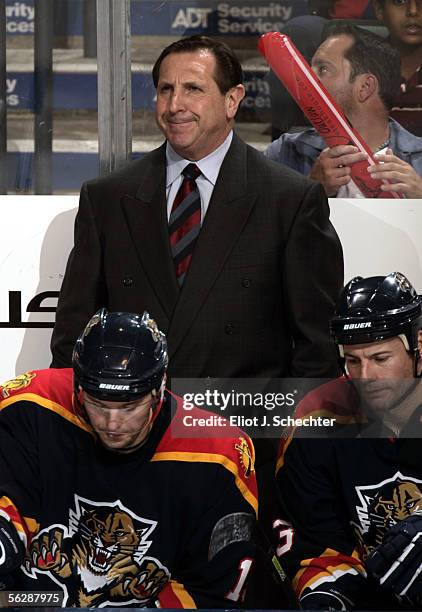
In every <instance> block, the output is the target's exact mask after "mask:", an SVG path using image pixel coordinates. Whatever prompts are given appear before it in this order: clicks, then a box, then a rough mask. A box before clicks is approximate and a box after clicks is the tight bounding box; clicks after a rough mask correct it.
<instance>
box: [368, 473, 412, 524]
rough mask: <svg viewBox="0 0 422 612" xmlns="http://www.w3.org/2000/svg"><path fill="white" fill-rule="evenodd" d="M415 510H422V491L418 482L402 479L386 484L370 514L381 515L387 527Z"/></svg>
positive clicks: (374, 502) (376, 497)
mask: <svg viewBox="0 0 422 612" xmlns="http://www.w3.org/2000/svg"><path fill="white" fill-rule="evenodd" d="M414 512H422V491H421V489H420V488H419V487H418V485H417V484H416V483H414V482H410V481H408V480H402V479H398V480H397V481H396V482H391V483H388V484H386V485H384V486H383V487H382V488H381V489H380V491H379V492H378V493H377V495H376V496H375V497H374V500H373V502H372V504H371V505H370V506H369V513H370V515H371V516H372V515H375V516H377V517H381V518H382V520H383V522H384V525H385V528H386V529H389V528H390V527H393V525H395V524H396V523H398V522H399V521H402V520H403V519H405V518H407V517H408V516H410V515H411V514H413V513H414Z"/></svg>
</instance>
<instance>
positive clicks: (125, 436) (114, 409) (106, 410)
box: [83, 391, 156, 452]
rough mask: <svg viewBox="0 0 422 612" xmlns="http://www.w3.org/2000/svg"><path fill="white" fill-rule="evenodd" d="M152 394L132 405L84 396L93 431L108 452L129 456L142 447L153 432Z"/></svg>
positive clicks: (85, 394) (135, 401)
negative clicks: (128, 453)
mask: <svg viewBox="0 0 422 612" xmlns="http://www.w3.org/2000/svg"><path fill="white" fill-rule="evenodd" d="M155 402H156V399H155V398H154V397H153V396H152V394H151V393H149V394H148V395H145V396H144V397H142V398H140V399H138V400H133V401H130V402H110V401H104V400H100V399H97V398H95V397H92V396H91V395H88V393H86V392H85V391H84V392H83V403H84V407H85V410H86V413H87V415H88V419H89V422H90V424H91V426H92V429H93V430H94V431H95V432H96V433H97V435H98V437H99V439H100V440H101V443H102V444H103V446H105V448H107V449H108V450H113V451H119V452H128V451H130V450H132V449H133V448H136V447H138V446H139V445H140V444H141V443H142V442H143V441H144V440H145V439H146V438H147V436H148V434H149V432H150V430H151V419H152V412H153V405H154V404H155Z"/></svg>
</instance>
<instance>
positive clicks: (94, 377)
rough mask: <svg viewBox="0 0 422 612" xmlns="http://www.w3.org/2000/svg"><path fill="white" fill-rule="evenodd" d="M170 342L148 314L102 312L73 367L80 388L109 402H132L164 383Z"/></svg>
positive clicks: (84, 337)
mask: <svg viewBox="0 0 422 612" xmlns="http://www.w3.org/2000/svg"><path fill="white" fill-rule="evenodd" d="M167 364H168V354H167V342H166V338H165V336H164V334H163V333H162V332H160V330H159V329H158V327H157V324H156V322H155V321H154V319H151V317H150V316H149V314H148V312H146V311H145V312H144V313H143V315H139V314H133V313H127V312H108V311H107V310H106V309H105V308H102V309H101V310H99V311H98V312H97V313H96V314H95V315H94V316H93V317H92V318H91V320H90V321H89V322H88V324H87V326H86V327H85V329H84V331H83V332H82V334H81V335H80V336H79V338H78V340H77V341H76V344H75V348H74V350H73V357H72V365H73V371H74V384H75V391H76V392H77V391H78V390H79V388H82V389H83V390H84V391H86V392H87V393H89V394H90V395H92V396H93V397H96V398H98V399H101V400H104V401H116V402H119V401H120V402H124V401H132V400H136V399H138V398H139V397H142V396H144V395H146V394H147V393H149V392H151V391H153V390H156V391H157V393H158V392H159V391H160V389H161V388H162V386H163V380H164V376H165V372H166V368H167Z"/></svg>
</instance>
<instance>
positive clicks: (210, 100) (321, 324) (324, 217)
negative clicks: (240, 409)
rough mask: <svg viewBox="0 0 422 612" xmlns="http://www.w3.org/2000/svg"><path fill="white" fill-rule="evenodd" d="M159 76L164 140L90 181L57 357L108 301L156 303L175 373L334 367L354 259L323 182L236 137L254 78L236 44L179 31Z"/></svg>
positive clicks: (65, 291)
mask: <svg viewBox="0 0 422 612" xmlns="http://www.w3.org/2000/svg"><path fill="white" fill-rule="evenodd" d="M153 78H154V82H155V85H156V87H157V104H156V120H157V123H158V125H159V127H160V129H161V130H162V132H163V134H164V136H165V138H166V142H165V143H164V144H163V145H162V146H161V147H159V148H158V149H156V150H155V151H152V152H151V153H149V154H148V155H146V156H145V157H144V158H142V159H140V160H137V161H135V162H133V163H131V164H128V165H127V166H125V167H124V168H123V169H120V170H118V171H116V172H114V173H112V174H110V175H108V176H105V177H102V178H100V179H97V180H94V181H90V182H89V183H87V184H86V185H84V186H83V188H82V192H81V200H80V207H79V212H78V215H77V220H76V226H75V227H76V233H75V247H74V249H73V251H72V253H71V255H70V258H69V262H68V266H67V270H66V274H65V278H64V280H63V285H62V290H61V294H60V298H59V304H58V309H57V317H56V327H55V329H54V332H53V339H52V351H53V364H54V365H55V366H60V367H61V366H65V365H69V363H70V357H71V350H72V346H73V344H74V341H75V339H76V336H77V333H78V329H80V328H82V327H83V326H84V325H85V324H86V322H87V320H88V319H89V318H90V317H91V316H92V314H93V313H94V312H95V311H96V310H97V309H98V308H99V307H100V306H102V305H107V306H108V307H109V308H111V309H113V310H116V309H119V310H126V311H132V312H139V311H143V310H144V309H148V310H149V311H151V312H154V313H155V316H156V319H157V322H158V324H159V326H160V328H161V329H164V330H165V331H166V333H167V336H168V343H169V352H170V357H171V358H170V366H169V374H170V377H177V376H179V377H185V378H186V377H232V376H233V377H253V376H256V377H282V376H284V375H287V374H290V375H293V376H309V377H318V376H327V375H330V374H332V373H335V371H336V369H337V366H336V360H335V353H334V351H333V348H332V346H331V344H330V342H329V338H328V319H329V316H330V314H332V312H333V309H334V303H335V299H336V297H337V295H338V292H339V290H340V288H341V282H342V268H343V264H342V253H341V246H340V243H339V240H338V237H337V235H336V233H335V231H334V229H333V227H332V226H331V224H330V222H329V209H328V204H327V201H326V197H325V194H324V192H323V190H322V189H321V187H320V186H319V185H317V184H316V183H314V182H312V181H309V180H308V179H305V178H304V177H301V176H300V175H298V174H297V173H294V172H291V171H290V170H289V169H285V168H281V167H280V166H279V165H278V164H274V163H272V162H269V161H268V160H267V159H266V158H265V157H264V156H263V155H261V154H260V153H258V152H257V151H255V150H254V149H253V148H251V147H249V146H247V145H246V144H245V143H244V142H242V141H241V140H240V139H239V138H238V137H237V136H236V135H235V134H234V132H233V125H234V118H235V115H236V112H237V110H238V108H239V105H240V103H241V100H242V98H243V96H244V86H243V85H242V70H241V66H240V63H239V61H238V59H237V57H236V56H235V54H234V53H233V51H232V50H231V49H230V48H229V47H228V46H227V45H225V44H223V43H221V42H218V41H216V40H213V39H211V38H207V37H201V36H195V37H190V38H187V39H182V40H179V41H176V42H175V43H172V44H171V45H169V46H168V47H167V48H166V49H164V51H163V52H162V54H161V55H160V57H159V58H158V60H157V62H156V64H155V66H154V69H153ZM192 166H194V167H192ZM185 171H186V173H187V176H186V177H184V174H183V173H184V172H185ZM309 295H312V299H309V297H308V296H309Z"/></svg>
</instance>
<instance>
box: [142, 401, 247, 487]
mask: <svg viewBox="0 0 422 612" xmlns="http://www.w3.org/2000/svg"><path fill="white" fill-rule="evenodd" d="M171 395H172V397H173V398H174V399H175V401H176V402H177V408H176V412H175V414H174V416H173V419H172V422H171V423H170V425H169V427H168V428H167V430H166V432H165V434H164V436H163V437H162V439H161V441H160V443H159V445H158V447H157V449H156V452H155V455H154V458H153V460H154V461H157V460H169V461H172V460H173V461H196V462H198V463H201V462H203V463H217V464H219V465H221V466H222V467H223V468H225V469H227V470H228V471H229V472H231V473H232V474H233V476H234V478H235V480H236V482H237V483H238V484H240V482H242V483H243V486H246V487H247V488H248V489H249V490H250V492H251V493H252V495H253V496H254V497H256V494H257V493H256V478H255V449H254V446H253V443H252V440H251V439H250V438H249V436H248V435H247V434H246V433H244V432H243V431H242V430H241V429H239V428H238V427H233V426H231V425H229V423H228V421H226V419H224V418H223V417H221V416H219V415H217V414H216V413H212V412H208V411H207V410H202V409H199V408H196V407H194V408H192V409H191V410H189V412H186V411H185V410H184V408H183V400H182V399H181V398H180V397H178V396H176V395H174V394H173V393H171ZM187 414H188V415H189V416H190V417H191V419H198V420H200V419H201V420H203V419H205V420H207V419H210V421H209V422H210V423H211V425H210V426H207V425H198V426H194V427H192V426H190V427H185V426H183V419H184V417H185V416H186V415H187ZM216 418H219V419H222V420H221V421H219V423H220V425H219V426H217V425H215V424H216V420H215V419H216ZM223 421H224V422H225V423H226V425H222V423H223ZM199 422H203V421H199ZM213 423H214V426H213ZM239 488H243V487H239Z"/></svg>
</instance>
